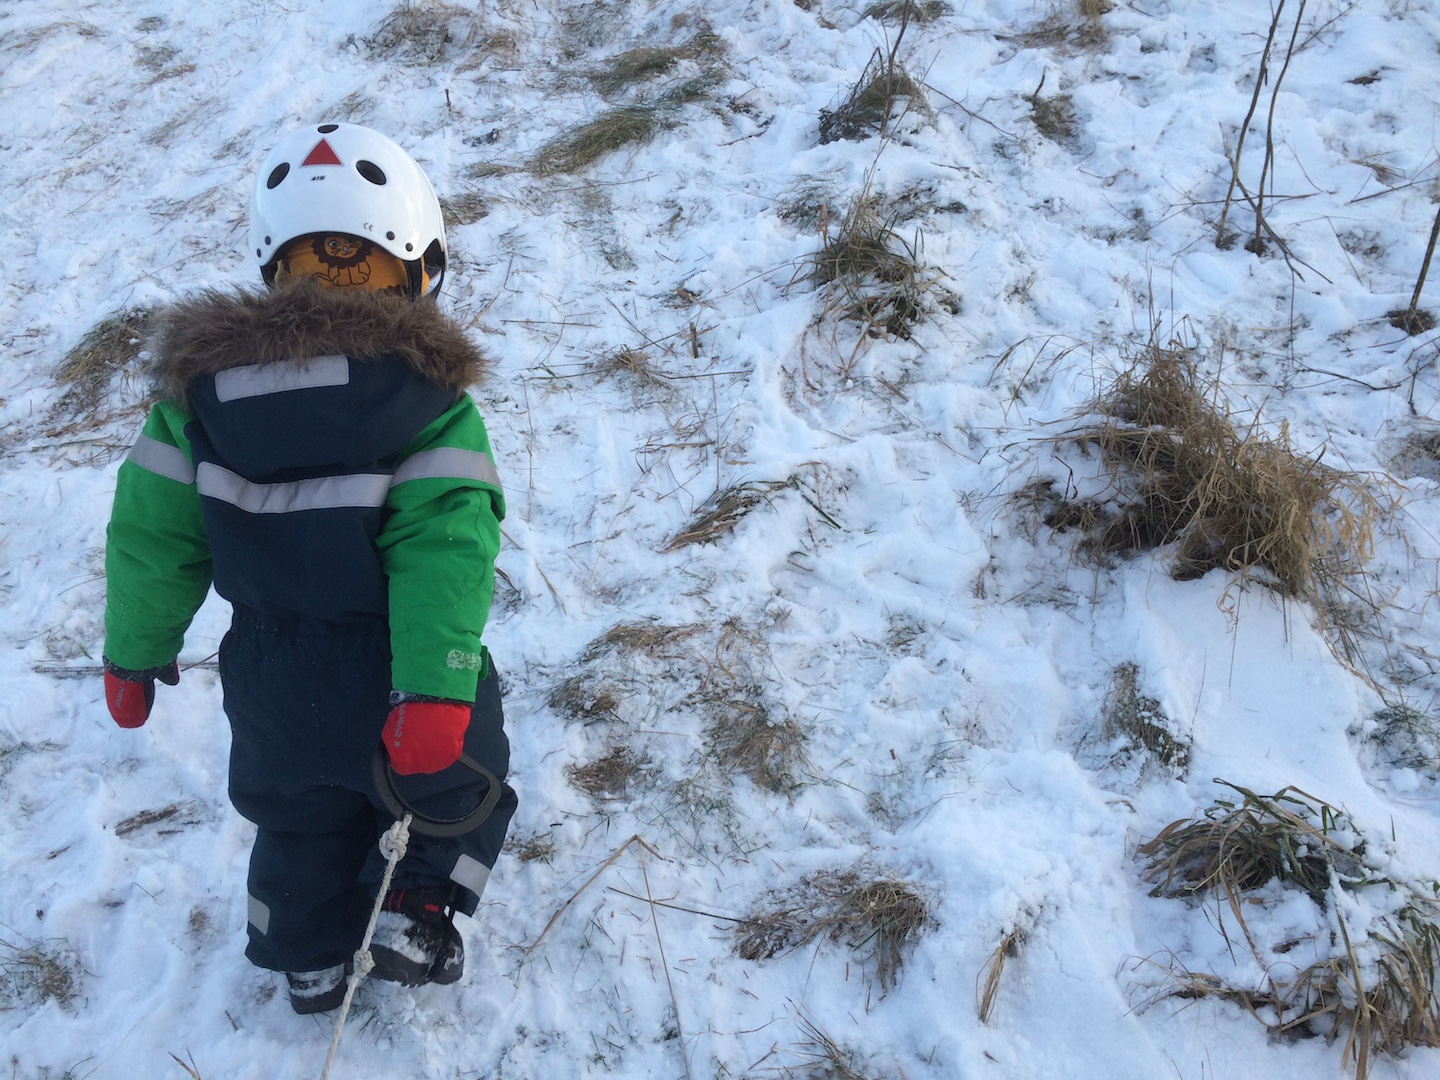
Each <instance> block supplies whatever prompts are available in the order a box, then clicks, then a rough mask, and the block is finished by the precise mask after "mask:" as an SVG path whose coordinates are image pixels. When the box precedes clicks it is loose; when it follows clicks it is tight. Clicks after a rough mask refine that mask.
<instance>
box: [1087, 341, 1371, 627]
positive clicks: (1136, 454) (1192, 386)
mask: <svg viewBox="0 0 1440 1080" xmlns="http://www.w3.org/2000/svg"><path fill="white" fill-rule="evenodd" d="M1093 407H1094V409H1095V411H1096V412H1098V413H1099V414H1100V416H1101V419H1100V420H1099V421H1098V422H1096V423H1093V424H1091V425H1090V426H1088V427H1086V428H1084V429H1083V430H1082V431H1081V432H1080V433H1079V439H1080V441H1081V443H1082V444H1083V445H1086V446H1093V447H1095V448H1097V449H1098V450H1099V452H1100V457H1101V460H1102V462H1103V463H1104V464H1105V466H1106V467H1107V468H1108V469H1109V470H1110V473H1111V476H1112V478H1113V480H1114V484H1115V501H1116V502H1118V504H1119V513H1118V514H1117V515H1116V516H1115V517H1113V518H1112V519H1111V520H1109V521H1108V522H1106V523H1105V524H1104V525H1103V526H1101V527H1099V528H1097V529H1096V530H1095V531H1093V532H1092V533H1091V534H1090V536H1089V537H1088V538H1087V541H1086V546H1087V547H1088V548H1089V549H1091V550H1093V551H1096V552H1112V551H1113V552H1123V551H1144V550H1148V549H1151V548H1154V547H1157V546H1159V545H1165V544H1169V545H1173V554H1172V555H1171V558H1170V573H1171V576H1172V577H1174V578H1176V579H1177V580H1181V581H1185V580H1190V579H1192V578H1198V577H1201V576H1203V575H1204V574H1206V573H1208V572H1209V571H1211V570H1215V569H1221V570H1226V571H1228V572H1230V573H1233V574H1236V575H1238V576H1239V577H1240V578H1241V579H1243V580H1256V581H1259V582H1261V583H1263V584H1266V585H1268V586H1270V587H1272V588H1274V589H1275V590H1276V591H1278V592H1279V593H1281V594H1282V595H1284V596H1292V597H1301V598H1304V599H1307V600H1309V601H1311V602H1312V603H1313V604H1314V605H1315V607H1316V609H1317V611H1321V612H1323V611H1324V610H1325V609H1326V606H1327V604H1329V603H1331V602H1333V600H1334V597H1335V595H1336V593H1337V590H1338V589H1340V588H1341V587H1343V583H1344V577H1345V575H1346V574H1347V573H1350V572H1352V571H1354V570H1356V569H1359V568H1360V567H1361V566H1363V563H1364V561H1365V560H1366V559H1367V558H1368V557H1369V556H1370V554H1371V551H1372V542H1373V534H1374V530H1375V528H1376V526H1377V523H1378V522H1379V520H1380V519H1381V518H1382V517H1383V516H1384V515H1385V514H1386V513H1387V512H1388V511H1389V509H1392V508H1393V505H1394V503H1393V498H1392V499H1391V500H1390V501H1388V502H1385V501H1382V498H1381V497H1377V495H1376V494H1375V493H1374V491H1373V490H1372V484H1373V483H1374V481H1373V480H1370V479H1367V478H1366V477H1362V476H1360V475H1358V474H1355V473H1351V472H1346V471H1342V470H1339V469H1332V468H1329V467H1328V466H1325V465H1322V464H1321V463H1320V460H1319V458H1318V457H1317V458H1311V457H1308V456H1306V455H1304V454H1301V453H1299V452H1298V451H1297V450H1296V449H1295V448H1294V446H1293V444H1292V443H1291V440H1290V433H1289V427H1288V424H1286V423H1285V422H1283V421H1282V422H1281V424H1280V428H1279V431H1278V432H1276V433H1274V434H1267V433H1266V432H1264V431H1263V430H1261V428H1260V426H1259V422H1258V419H1257V420H1255V421H1252V423H1251V424H1250V425H1249V426H1248V428H1246V429H1244V430H1240V429H1237V427H1236V426H1235V421H1234V418H1233V416H1232V413H1231V409H1230V405H1229V403H1228V401H1227V400H1226V398H1225V396H1224V394H1223V393H1222V391H1221V388H1220V385H1219V383H1218V381H1216V380H1214V379H1207V378H1206V377H1204V376H1202V375H1201V374H1200V373H1199V371H1198V370H1197V368H1196V365H1195V363H1194V362H1193V360H1192V359H1191V357H1190V356H1189V355H1188V354H1187V353H1186V352H1185V351H1184V350H1183V349H1179V348H1163V347H1161V346H1159V345H1157V344H1156V343H1154V342H1151V343H1150V344H1149V345H1147V346H1146V347H1145V348H1144V349H1143V350H1142V351H1141V352H1140V353H1139V355H1137V356H1136V357H1134V359H1133V360H1132V362H1131V363H1130V365H1129V366H1128V367H1127V368H1126V369H1125V370H1124V371H1122V372H1121V373H1120V374H1119V375H1118V376H1117V377H1116V378H1115V380H1114V382H1113V383H1111V385H1110V386H1109V387H1108V388H1107V389H1106V390H1105V391H1104V392H1103V393H1102V394H1101V395H1100V396H1099V398H1097V399H1096V401H1095V402H1094V404H1093ZM1385 494H1388V492H1385Z"/></svg>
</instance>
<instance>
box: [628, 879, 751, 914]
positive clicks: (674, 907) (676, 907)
mask: <svg viewBox="0 0 1440 1080" xmlns="http://www.w3.org/2000/svg"><path fill="white" fill-rule="evenodd" d="M605 891H606V892H613V893H619V894H620V895H621V896H628V897H629V898H630V899H631V900H644V901H645V902H646V903H647V904H659V905H660V906H661V907H664V908H670V909H671V910H672V911H683V912H685V913H686V914H687V915H704V916H705V918H707V919H723V920H725V921H726V922H733V923H739V922H744V921H745V920H744V919H737V918H736V917H735V916H734V915H717V914H716V913H715V912H713V911H701V910H700V909H699V908H692V907H682V906H681V905H679V904H670V903H666V902H665V901H664V900H655V899H652V898H650V897H648V896H636V895H635V894H634V893H632V892H626V891H625V890H624V889H617V888H616V887H615V886H614V885H606V886H605Z"/></svg>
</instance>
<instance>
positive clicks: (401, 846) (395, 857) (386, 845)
mask: <svg viewBox="0 0 1440 1080" xmlns="http://www.w3.org/2000/svg"><path fill="white" fill-rule="evenodd" d="M409 844H410V815H409V814H406V815H405V817H404V818H402V819H401V820H400V821H397V822H395V824H394V825H391V826H390V828H389V829H388V830H387V831H386V832H385V834H384V835H383V836H381V837H380V854H381V855H384V856H385V859H386V861H388V862H389V863H390V864H391V865H394V864H395V863H397V862H399V861H400V860H401V859H403V858H404V857H405V849H406V847H408V846H409Z"/></svg>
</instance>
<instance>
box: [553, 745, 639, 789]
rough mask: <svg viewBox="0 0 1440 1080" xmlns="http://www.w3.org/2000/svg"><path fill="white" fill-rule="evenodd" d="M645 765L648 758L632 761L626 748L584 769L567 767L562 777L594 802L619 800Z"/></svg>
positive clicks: (572, 766)
mask: <svg viewBox="0 0 1440 1080" xmlns="http://www.w3.org/2000/svg"><path fill="white" fill-rule="evenodd" d="M649 764H650V759H649V758H648V757H644V756H641V757H636V756H635V754H634V752H633V751H632V750H631V749H630V748H629V747H628V746H616V747H612V748H611V749H610V751H609V752H608V753H606V754H605V755H604V756H603V757H599V758H596V759H595V760H594V761H591V762H589V763H587V764H585V765H567V766H566V767H565V776H566V779H568V780H569V781H570V783H572V784H574V785H575V786H576V787H577V788H579V789H580V790H581V791H583V792H585V793H586V794H587V795H590V796H592V797H594V798H597V799H603V800H610V799H623V798H625V797H626V796H627V795H628V794H629V792H630V788H631V785H632V784H634V783H635V781H636V779H637V778H638V777H640V776H641V775H642V774H643V773H644V771H645V768H646V766H648V765H649Z"/></svg>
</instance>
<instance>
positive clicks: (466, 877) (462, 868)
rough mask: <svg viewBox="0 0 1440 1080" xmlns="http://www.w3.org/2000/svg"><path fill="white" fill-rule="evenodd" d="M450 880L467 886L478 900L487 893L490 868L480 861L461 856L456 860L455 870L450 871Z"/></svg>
mask: <svg viewBox="0 0 1440 1080" xmlns="http://www.w3.org/2000/svg"><path fill="white" fill-rule="evenodd" d="M450 880H451V881H453V882H455V883H456V884H458V885H463V886H465V888H467V889H469V890H470V891H471V892H473V893H474V894H475V895H476V897H477V898H478V897H480V896H483V895H484V893H485V883H486V882H487V881H489V880H490V868H489V867H488V866H486V865H485V864H484V863H482V862H481V861H480V860H479V859H472V858H471V857H470V856H469V855H461V856H460V858H458V859H456V860H455V869H454V870H451V871H450Z"/></svg>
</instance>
